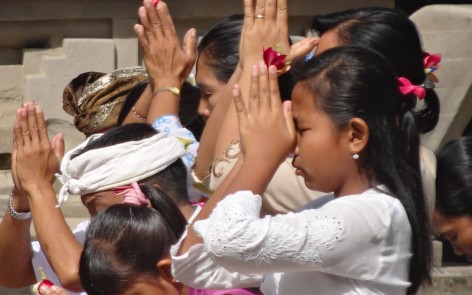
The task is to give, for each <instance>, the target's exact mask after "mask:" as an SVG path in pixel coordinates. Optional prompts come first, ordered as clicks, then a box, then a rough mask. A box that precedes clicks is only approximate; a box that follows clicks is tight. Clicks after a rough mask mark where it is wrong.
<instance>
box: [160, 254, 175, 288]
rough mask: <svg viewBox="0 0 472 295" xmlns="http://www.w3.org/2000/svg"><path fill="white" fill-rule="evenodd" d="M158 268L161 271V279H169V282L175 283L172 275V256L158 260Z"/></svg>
mask: <svg viewBox="0 0 472 295" xmlns="http://www.w3.org/2000/svg"><path fill="white" fill-rule="evenodd" d="M156 266H157V269H158V271H159V276H160V277H161V279H163V280H165V281H167V282H168V283H175V282H176V280H175V279H174V276H173V275H172V270H171V266H172V260H171V259H170V258H168V257H167V258H163V259H160V260H159V261H157V265H156Z"/></svg>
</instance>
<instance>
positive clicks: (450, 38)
mask: <svg viewBox="0 0 472 295" xmlns="http://www.w3.org/2000/svg"><path fill="white" fill-rule="evenodd" d="M471 13H472V12H471ZM467 29H468V28H464V30H462V31H444V30H441V31H439V30H438V31H425V32H421V37H422V40H423V47H424V49H425V50H426V51H427V52H430V53H442V54H443V58H444V60H456V59H471V58H472V24H471V26H470V28H469V29H468V30H467Z"/></svg>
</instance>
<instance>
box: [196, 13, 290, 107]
mask: <svg viewBox="0 0 472 295" xmlns="http://www.w3.org/2000/svg"><path fill="white" fill-rule="evenodd" d="M243 22H244V15H242V14H235V15H231V16H228V17H226V18H224V19H223V20H221V21H219V22H218V23H216V24H215V25H214V26H213V27H212V28H210V30H209V31H208V32H207V33H206V34H205V35H204V36H203V38H202V39H201V40H200V42H199V43H198V47H197V51H198V54H199V55H200V54H202V53H203V54H205V56H207V64H208V65H209V66H210V67H211V68H212V69H213V73H214V75H215V77H216V78H217V79H218V81H220V82H222V83H224V84H226V83H228V81H229V79H230V78H231V76H232V75H233V73H234V71H235V70H236V67H237V66H238V63H239V45H240V39H241V32H242V29H243ZM289 43H290V45H291V44H292V40H291V39H289ZM261 54H262V52H261ZM197 71H198V68H197ZM279 85H280V87H279V88H280V96H281V97H282V99H283V100H286V99H290V94H291V93H292V89H293V86H294V85H295V83H294V81H293V78H292V76H291V75H290V74H289V73H285V74H283V75H280V76H279Z"/></svg>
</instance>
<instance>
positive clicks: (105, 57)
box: [24, 39, 115, 122]
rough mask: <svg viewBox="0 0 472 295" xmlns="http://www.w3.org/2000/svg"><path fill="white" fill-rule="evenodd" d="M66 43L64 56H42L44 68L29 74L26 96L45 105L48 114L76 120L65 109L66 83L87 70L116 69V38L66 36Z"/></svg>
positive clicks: (52, 116)
mask: <svg viewBox="0 0 472 295" xmlns="http://www.w3.org/2000/svg"><path fill="white" fill-rule="evenodd" d="M63 46H64V47H63V55H61V56H57V55H54V56H47V55H45V56H42V58H41V60H42V67H41V72H39V73H36V74H29V75H25V89H24V93H25V94H24V96H25V97H26V98H28V99H29V98H34V99H35V100H36V101H37V102H38V103H39V104H40V105H42V106H43V107H44V109H45V112H46V115H47V116H48V118H58V119H62V120H65V121H68V122H72V118H71V117H70V116H69V115H68V114H66V113H65V112H64V110H63V109H62V93H63V90H64V87H65V86H66V85H67V84H68V83H69V82H70V81H71V80H72V79H73V78H74V77H76V76H77V75H79V74H81V73H83V72H87V71H102V72H110V71H112V70H113V69H115V43H114V41H113V40H112V39H65V40H64V44H63ZM26 67H29V66H28V65H26Z"/></svg>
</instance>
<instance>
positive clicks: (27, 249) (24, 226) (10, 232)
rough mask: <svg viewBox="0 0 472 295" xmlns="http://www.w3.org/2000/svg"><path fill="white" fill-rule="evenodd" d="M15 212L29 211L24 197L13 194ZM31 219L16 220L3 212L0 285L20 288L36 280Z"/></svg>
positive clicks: (0, 238)
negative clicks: (32, 258) (32, 262)
mask: <svg viewBox="0 0 472 295" xmlns="http://www.w3.org/2000/svg"><path fill="white" fill-rule="evenodd" d="M13 208H14V209H15V210H16V211H17V212H22V211H29V204H28V200H27V199H26V198H24V199H21V198H18V196H16V195H14V196H13ZM30 226H31V219H28V220H16V219H14V218H12V217H11V216H10V214H8V212H5V214H4V216H3V219H2V222H1V224H0V261H1V263H0V285H2V286H5V287H8V288H21V287H25V286H28V285H31V284H34V283H35V282H36V279H35V276H34V271H33V266H32V264H31V257H32V249H31V237H30Z"/></svg>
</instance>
